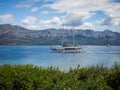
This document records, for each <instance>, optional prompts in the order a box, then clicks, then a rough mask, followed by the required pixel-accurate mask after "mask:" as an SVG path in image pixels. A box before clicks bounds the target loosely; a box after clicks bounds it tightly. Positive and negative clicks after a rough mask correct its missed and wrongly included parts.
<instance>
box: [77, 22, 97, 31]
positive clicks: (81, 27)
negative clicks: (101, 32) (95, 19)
mask: <svg viewBox="0 0 120 90" xmlns="http://www.w3.org/2000/svg"><path fill="white" fill-rule="evenodd" d="M78 28H79V29H95V26H94V25H93V24H92V23H88V22H85V23H84V24H83V25H81V26H80V27H78Z"/></svg>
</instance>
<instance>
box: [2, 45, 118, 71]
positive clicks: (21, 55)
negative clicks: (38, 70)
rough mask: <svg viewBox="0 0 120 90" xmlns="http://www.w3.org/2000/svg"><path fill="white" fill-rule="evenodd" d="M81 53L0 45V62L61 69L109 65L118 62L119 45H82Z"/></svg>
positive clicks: (47, 47) (37, 47)
mask: <svg viewBox="0 0 120 90" xmlns="http://www.w3.org/2000/svg"><path fill="white" fill-rule="evenodd" d="M83 49H84V51H83V52H81V53H54V52H52V51H51V50H50V46H0V64H1V65H2V64H34V65H38V66H43V67H48V66H54V67H59V68H60V69H62V70H68V69H69V68H70V67H73V68H75V67H76V66H77V65H78V64H79V65H80V66H81V67H83V66H90V65H97V64H98V65H101V64H103V65H104V66H107V67H111V66H112V65H113V62H115V61H116V62H118V63H120V46H111V47H106V46H83Z"/></svg>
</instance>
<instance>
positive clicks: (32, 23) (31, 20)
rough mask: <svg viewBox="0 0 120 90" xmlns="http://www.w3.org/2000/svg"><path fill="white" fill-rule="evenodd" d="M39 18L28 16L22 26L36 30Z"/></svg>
mask: <svg viewBox="0 0 120 90" xmlns="http://www.w3.org/2000/svg"><path fill="white" fill-rule="evenodd" d="M36 22H37V18H36V17H33V16H27V17H25V18H24V19H23V20H22V24H23V25H24V26H26V27H27V28H29V29H36V27H37V25H36Z"/></svg>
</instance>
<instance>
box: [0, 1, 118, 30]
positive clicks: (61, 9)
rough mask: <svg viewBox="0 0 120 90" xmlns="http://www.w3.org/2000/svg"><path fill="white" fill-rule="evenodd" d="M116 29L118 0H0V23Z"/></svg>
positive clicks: (38, 28)
mask: <svg viewBox="0 0 120 90" xmlns="http://www.w3.org/2000/svg"><path fill="white" fill-rule="evenodd" d="M8 23H9V24H13V25H20V26H23V27H26V28H29V29H33V30H41V29H47V28H62V25H63V23H64V26H65V28H73V27H74V28H76V29H94V30H99V31H100V30H101V31H102V30H105V29H110V30H113V31H118V32H120V0H0V24H8Z"/></svg>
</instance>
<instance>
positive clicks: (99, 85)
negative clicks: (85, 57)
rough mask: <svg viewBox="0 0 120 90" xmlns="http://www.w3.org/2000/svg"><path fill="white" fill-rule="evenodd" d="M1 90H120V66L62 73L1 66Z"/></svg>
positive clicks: (26, 66)
mask: <svg viewBox="0 0 120 90" xmlns="http://www.w3.org/2000/svg"><path fill="white" fill-rule="evenodd" d="M0 90H120V65H118V64H117V63H115V64H114V66H113V67H112V68H106V67H103V66H90V67H82V68H81V67H80V66H78V67H77V68H75V69H72V68H71V69H70V70H69V71H67V72H65V71H61V70H59V69H58V68H53V67H48V68H43V67H38V66H34V65H8V64H5V65H1V66H0Z"/></svg>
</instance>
